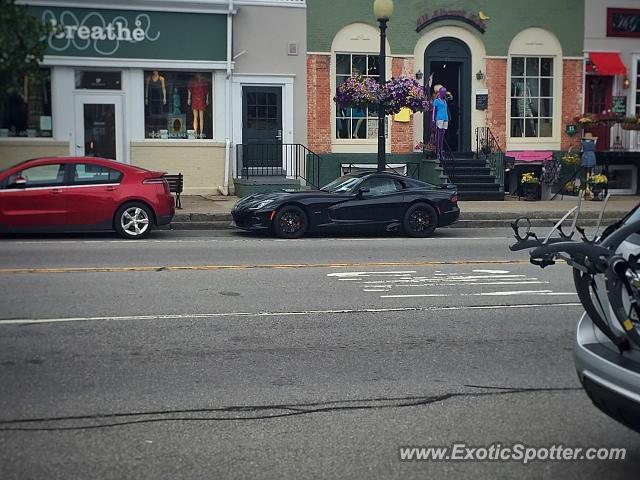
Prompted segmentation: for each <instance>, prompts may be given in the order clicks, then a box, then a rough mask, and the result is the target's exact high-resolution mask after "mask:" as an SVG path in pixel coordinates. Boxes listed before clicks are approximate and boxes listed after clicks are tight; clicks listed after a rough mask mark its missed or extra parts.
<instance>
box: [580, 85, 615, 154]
mask: <svg viewBox="0 0 640 480" xmlns="http://www.w3.org/2000/svg"><path fill="white" fill-rule="evenodd" d="M586 83H587V92H586V98H585V100H586V102H585V103H586V110H587V113H602V112H604V111H606V110H607V109H609V108H611V101H612V98H611V88H612V86H613V77H610V76H601V75H587V82H586ZM586 130H587V131H589V132H591V133H592V134H593V136H594V137H598V141H597V143H596V150H597V151H599V152H601V151H604V150H609V145H610V144H611V143H610V142H611V138H610V137H611V126H610V125H598V126H596V127H590V128H588V129H586Z"/></svg>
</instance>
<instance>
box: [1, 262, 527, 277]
mask: <svg viewBox="0 0 640 480" xmlns="http://www.w3.org/2000/svg"><path fill="white" fill-rule="evenodd" d="M528 263H529V261H528V260H448V261H447V260H443V261H423V262H348V263H276V264H254V265H250V264H249V265H166V266H163V265H156V266H151V265H149V266H145V265H141V266H130V267H52V268H0V275H10V274H23V273H121V272H160V271H162V272H166V271H169V272H177V271H204V270H255V269H305V268H359V267H432V266H439V265H489V264H490V265H524V264H528Z"/></svg>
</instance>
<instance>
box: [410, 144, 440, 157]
mask: <svg viewBox="0 0 640 480" xmlns="http://www.w3.org/2000/svg"><path fill="white" fill-rule="evenodd" d="M414 149H415V150H417V151H419V152H422V158H423V159H425V160H426V159H433V158H436V146H435V145H434V144H433V143H431V142H429V143H425V142H423V141H422V140H421V141H419V142H418V143H417V145H416V146H415V147H414Z"/></svg>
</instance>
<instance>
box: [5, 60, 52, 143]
mask: <svg viewBox="0 0 640 480" xmlns="http://www.w3.org/2000/svg"><path fill="white" fill-rule="evenodd" d="M51 127H52V122H51V71H50V70H49V69H46V70H45V69H43V70H42V75H41V76H40V77H39V78H35V79H26V78H25V80H24V86H23V88H22V91H20V92H19V93H14V94H13V95H10V96H9V98H8V99H7V101H6V102H5V103H4V104H3V105H0V137H51V134H52V132H51Z"/></svg>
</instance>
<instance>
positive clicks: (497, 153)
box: [476, 127, 504, 192]
mask: <svg viewBox="0 0 640 480" xmlns="http://www.w3.org/2000/svg"><path fill="white" fill-rule="evenodd" d="M480 155H482V156H483V157H484V159H485V160H486V161H487V162H488V163H489V168H490V169H491V173H492V175H493V176H494V177H495V179H496V180H497V181H498V185H499V189H500V192H504V152H503V151H502V149H501V148H500V144H499V143H498V140H497V139H496V137H495V136H494V135H493V132H492V131H491V129H490V128H489V127H477V128H476V158H480Z"/></svg>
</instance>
